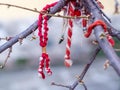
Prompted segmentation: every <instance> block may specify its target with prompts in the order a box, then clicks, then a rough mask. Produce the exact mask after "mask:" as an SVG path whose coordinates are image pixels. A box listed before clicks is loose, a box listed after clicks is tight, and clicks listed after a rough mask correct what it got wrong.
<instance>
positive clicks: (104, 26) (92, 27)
mask: <svg viewBox="0 0 120 90" xmlns="http://www.w3.org/2000/svg"><path fill="white" fill-rule="evenodd" d="M98 25H100V26H102V27H103V29H104V32H106V31H107V26H106V24H105V23H104V22H103V21H102V20H97V21H95V22H94V23H92V24H91V25H90V26H89V27H88V29H87V31H86V33H85V34H84V36H85V37H86V38H88V37H89V36H90V35H91V33H92V30H93V29H94V28H95V27H96V26H98Z"/></svg>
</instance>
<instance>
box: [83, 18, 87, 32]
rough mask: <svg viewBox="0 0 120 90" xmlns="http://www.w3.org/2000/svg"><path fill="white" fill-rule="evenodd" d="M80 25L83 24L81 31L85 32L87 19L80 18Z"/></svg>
mask: <svg viewBox="0 0 120 90" xmlns="http://www.w3.org/2000/svg"><path fill="white" fill-rule="evenodd" d="M82 26H83V31H84V32H85V31H86V29H87V20H86V19H84V18H83V19H82Z"/></svg>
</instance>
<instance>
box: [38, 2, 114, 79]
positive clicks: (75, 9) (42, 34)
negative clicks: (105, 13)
mask: <svg viewBox="0 0 120 90" xmlns="http://www.w3.org/2000/svg"><path fill="white" fill-rule="evenodd" d="M95 3H97V5H98V7H99V8H100V9H104V6H103V5H102V3H101V2H100V1H99V0H95ZM56 4H57V2H55V3H52V4H49V5H46V6H45V7H44V8H43V9H42V11H41V12H43V13H47V14H49V11H50V9H51V8H52V7H53V6H55V5H56ZM62 10H63V11H64V15H66V16H69V17H72V18H67V19H65V18H64V25H63V32H62V35H61V38H60V41H59V44H60V43H61V42H62V41H63V40H64V34H65V31H67V42H66V51H65V57H64V58H65V61H64V64H65V66H66V67H70V66H71V65H72V62H73V61H72V60H71V51H70V49H71V45H72V35H73V21H74V19H75V18H78V17H79V18H80V16H81V18H80V19H81V24H82V27H83V33H84V36H85V37H86V38H89V36H90V35H91V34H92V31H93V30H94V28H95V27H96V26H101V27H102V28H103V30H104V34H105V35H104V36H105V37H106V38H107V40H108V42H109V44H110V45H111V46H114V44H115V42H114V40H113V38H112V36H110V34H109V33H108V31H107V25H106V24H105V23H104V22H103V21H102V20H97V21H95V22H93V23H91V24H89V23H88V22H89V18H88V16H90V17H91V16H92V14H91V13H88V12H87V11H86V8H85V7H84V6H80V1H79V0H71V1H70V2H69V3H68V4H67V5H66V6H65V7H63V9H62ZM47 14H41V13H40V15H39V20H38V36H39V40H40V46H41V47H42V55H41V57H40V63H39V68H38V72H39V76H40V77H42V78H43V79H45V74H44V68H45V71H46V72H47V74H48V75H51V74H52V71H51V69H50V58H49V55H48V53H47V51H46V47H47V43H48V31H49V28H48V16H47ZM73 17H74V18H73ZM66 26H67V30H66Z"/></svg>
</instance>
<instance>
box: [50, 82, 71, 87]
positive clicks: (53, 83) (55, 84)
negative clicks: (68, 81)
mask: <svg viewBox="0 0 120 90" xmlns="http://www.w3.org/2000/svg"><path fill="white" fill-rule="evenodd" d="M51 85H54V86H59V87H65V88H70V86H67V85H63V84H57V83H55V82H52V83H51Z"/></svg>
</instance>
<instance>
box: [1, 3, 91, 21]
mask: <svg viewBox="0 0 120 90" xmlns="http://www.w3.org/2000/svg"><path fill="white" fill-rule="evenodd" d="M0 5H4V6H8V8H10V7H15V8H20V9H23V10H28V11H32V12H35V13H41V14H45V15H47V16H52V17H59V18H67V19H76V18H88V17H89V15H88V16H63V15H60V14H58V15H55V14H50V13H45V12H42V11H41V12H40V11H38V10H37V9H36V8H34V9H30V8H26V7H22V6H18V5H13V4H7V3H0Z"/></svg>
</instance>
